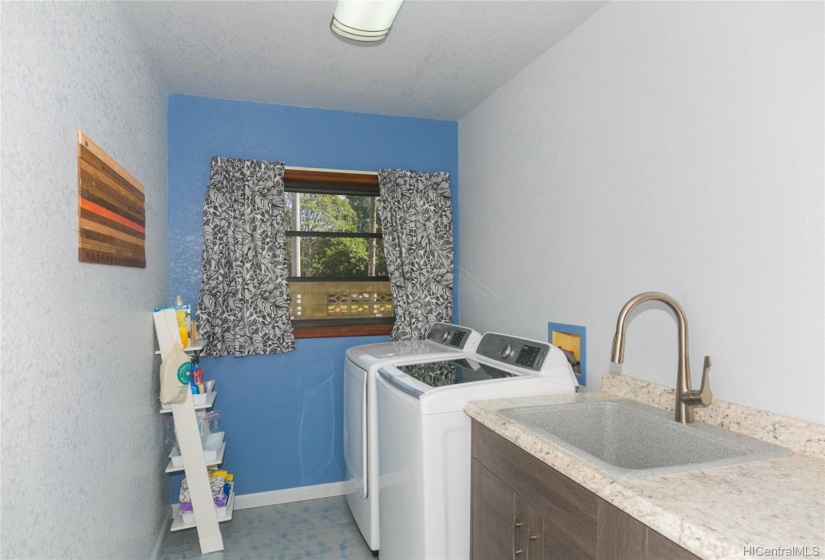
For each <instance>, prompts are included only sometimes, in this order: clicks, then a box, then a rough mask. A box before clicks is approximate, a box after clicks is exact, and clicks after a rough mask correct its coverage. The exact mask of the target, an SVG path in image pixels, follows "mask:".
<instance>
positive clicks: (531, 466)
mask: <svg viewBox="0 0 825 560" xmlns="http://www.w3.org/2000/svg"><path fill="white" fill-rule="evenodd" d="M472 442H473V443H472V445H473V463H472V530H471V532H472V535H471V539H472V549H471V550H472V558H473V560H503V559H512V560H577V559H583V560H584V559H589V560H625V559H626V560H658V559H665V558H668V559H674V560H683V559H684V560H691V559H693V560H695V559H697V558H698V557H697V556H694V555H693V554H692V553H690V552H689V551H687V550H685V549H684V548H682V547H680V546H679V545H677V544H676V543H674V542H672V541H670V540H668V539H666V538H665V537H663V536H662V535H660V534H659V533H657V532H656V531H654V530H652V529H650V528H649V527H647V526H646V525H644V524H643V523H641V522H639V521H637V520H636V519H634V518H633V517H631V516H630V515H628V514H626V513H624V512H623V511H621V510H620V509H618V508H616V507H615V506H613V505H611V504H609V503H608V502H606V501H604V500H602V499H601V498H599V497H598V496H596V495H595V494H593V493H592V492H590V491H589V490H587V489H586V488H584V487H583V486H581V485H579V484H577V483H575V482H573V481H572V480H570V479H569V478H567V477H566V476H564V475H563V474H561V473H559V472H558V471H556V470H555V469H553V468H551V467H549V466H548V465H546V464H544V463H543V462H541V461H540V460H539V459H537V458H536V457H533V456H532V455H530V454H529V453H527V452H526V451H524V450H522V449H520V448H519V447H518V446H516V445H514V444H512V443H510V442H509V441H507V440H506V439H504V438H502V437H501V436H499V435H498V434H496V433H495V432H493V431H492V430H490V429H489V428H487V427H485V426H483V425H482V424H479V423H478V422H476V421H473V439H472Z"/></svg>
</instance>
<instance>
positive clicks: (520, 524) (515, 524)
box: [512, 515, 524, 560]
mask: <svg viewBox="0 0 825 560" xmlns="http://www.w3.org/2000/svg"><path fill="white" fill-rule="evenodd" d="M519 527H524V522H521V521H519V520H518V516H517V515H514V516H513V533H512V535H513V560H516V556H518V555H519V554H522V553H524V551H523V550H522V549H518V550H516V531H518V529H519Z"/></svg>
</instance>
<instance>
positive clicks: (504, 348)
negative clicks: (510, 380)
mask: <svg viewBox="0 0 825 560" xmlns="http://www.w3.org/2000/svg"><path fill="white" fill-rule="evenodd" d="M549 351H550V345H549V344H547V343H544V342H538V341H536V340H525V339H523V338H516V337H512V336H507V335H503V334H497V333H487V334H485V335H484V336H483V337H482V339H481V342H480V343H479V345H478V349H477V350H476V352H477V353H478V354H479V355H481V356H484V357H485V358H489V359H491V360H495V361H497V362H501V363H504V364H510V365H514V366H517V367H521V368H526V369H529V370H531V371H541V367H542V365H543V364H544V359H545V358H546V357H547V353H548V352H549Z"/></svg>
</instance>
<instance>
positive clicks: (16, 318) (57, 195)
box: [0, 2, 168, 559]
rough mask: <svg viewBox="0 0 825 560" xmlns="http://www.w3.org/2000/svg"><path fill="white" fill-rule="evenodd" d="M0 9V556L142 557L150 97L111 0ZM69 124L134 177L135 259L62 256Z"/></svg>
mask: <svg viewBox="0 0 825 560" xmlns="http://www.w3.org/2000/svg"><path fill="white" fill-rule="evenodd" d="M0 18H1V19H2V22H1V27H0V31H1V32H2V89H0V92H1V94H2V95H1V97H0V99H1V100H2V101H1V103H2V214H0V215H1V216H2V222H1V223H0V229H1V230H2V536H0V540H2V557H3V558H61V559H65V558H147V557H149V556H150V554H151V553H152V549H153V547H154V545H155V542H156V538H157V535H158V533H159V531H160V525H161V523H162V521H163V518H164V516H165V515H166V508H165V507H164V506H163V504H164V503H168V498H167V496H166V488H167V486H166V484H165V475H164V474H163V472H162V470H163V458H162V457H161V455H162V451H161V447H162V443H161V437H160V436H161V430H160V420H159V418H158V417H159V415H158V414H157V409H158V405H157V381H156V379H157V372H156V364H155V363H154V358H153V356H152V351H153V339H152V337H153V332H152V323H151V314H150V311H151V309H152V308H153V306H155V305H158V304H162V303H164V302H165V300H166V294H167V285H168V240H167V220H166V217H167V216H166V214H167V211H166V207H167V198H166V185H167V180H166V170H167V166H166V94H165V92H164V91H163V90H162V89H161V87H160V85H159V83H158V81H157V79H156V77H155V76H154V74H153V73H152V71H151V70H150V69H149V67H148V65H147V64H146V62H145V60H144V58H143V56H142V55H141V53H140V49H139V47H138V43H137V42H136V41H135V38H134V37H133V36H132V34H131V31H130V30H129V28H128V27H127V25H125V23H124V21H123V20H122V18H121V15H120V12H119V8H118V7H117V6H116V5H115V4H114V3H97V2H96V3H80V2H73V3H56V4H52V3H41V2H37V3H35V2H30V3H11V2H3V5H2V15H1V16H0ZM78 130H83V131H84V132H86V133H87V134H88V135H89V136H90V137H91V138H92V139H93V140H94V141H95V142H96V143H98V144H99V145H100V146H101V147H102V148H103V149H104V150H106V151H107V152H108V153H109V154H110V155H111V156H112V157H114V158H115V159H116V160H118V161H119V162H120V163H121V164H122V165H123V166H124V167H125V168H126V169H127V170H129V171H130V173H132V174H133V175H134V176H135V177H136V178H137V179H138V180H140V181H141V182H142V183H143V184H144V186H145V188H146V211H147V227H146V230H147V234H146V235H147V239H146V256H147V262H148V264H147V268H146V269H145V270H143V269H133V268H121V267H112V266H102V265H93V264H85V263H79V262H78V257H77V254H78V251H77V162H76V158H77V131H78Z"/></svg>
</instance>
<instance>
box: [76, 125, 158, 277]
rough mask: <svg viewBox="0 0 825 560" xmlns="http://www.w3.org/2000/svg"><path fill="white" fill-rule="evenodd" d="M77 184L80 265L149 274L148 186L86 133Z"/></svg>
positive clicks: (82, 138) (80, 150) (79, 149)
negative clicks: (145, 188)
mask: <svg viewBox="0 0 825 560" xmlns="http://www.w3.org/2000/svg"><path fill="white" fill-rule="evenodd" d="M77 184H78V209H77V210H78V233H79V239H78V247H79V258H80V262H88V263H97V264H111V265H116V266H130V267H134V268H146V247H145V241H146V211H145V206H144V202H145V197H144V194H143V185H141V184H140V182H138V180H137V179H135V178H134V177H132V175H131V174H129V172H128V171H126V170H125V169H124V168H123V167H121V166H120V165H119V164H118V163H117V162H116V161H115V160H114V159H112V158H111V157H110V156H109V155H108V154H107V153H106V152H104V151H103V150H102V149H100V147H99V146H98V145H97V144H95V143H94V142H92V141H91V140H90V139H89V138H88V137H87V136H86V135H85V134H83V133H82V132H79V133H78V143H77Z"/></svg>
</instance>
